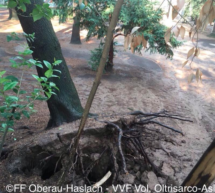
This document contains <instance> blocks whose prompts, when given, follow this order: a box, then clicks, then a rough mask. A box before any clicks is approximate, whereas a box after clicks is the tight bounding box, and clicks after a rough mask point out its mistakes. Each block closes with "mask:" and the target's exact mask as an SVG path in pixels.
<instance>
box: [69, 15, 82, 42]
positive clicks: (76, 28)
mask: <svg viewBox="0 0 215 193" xmlns="http://www.w3.org/2000/svg"><path fill="white" fill-rule="evenodd" d="M78 22H79V21H78V20H77V17H75V18H74V24H73V27H72V37H71V41H70V43H71V44H81V38H80V25H79V23H78Z"/></svg>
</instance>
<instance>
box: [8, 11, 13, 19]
mask: <svg viewBox="0 0 215 193" xmlns="http://www.w3.org/2000/svg"><path fill="white" fill-rule="evenodd" d="M8 10H9V17H8V20H11V18H12V17H13V12H12V9H11V8H9V9H8Z"/></svg>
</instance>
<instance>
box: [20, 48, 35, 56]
mask: <svg viewBox="0 0 215 193" xmlns="http://www.w3.org/2000/svg"><path fill="white" fill-rule="evenodd" d="M32 53H33V51H32V50H30V49H26V50H25V51H24V52H19V54H21V55H24V56H27V55H31V54H32Z"/></svg>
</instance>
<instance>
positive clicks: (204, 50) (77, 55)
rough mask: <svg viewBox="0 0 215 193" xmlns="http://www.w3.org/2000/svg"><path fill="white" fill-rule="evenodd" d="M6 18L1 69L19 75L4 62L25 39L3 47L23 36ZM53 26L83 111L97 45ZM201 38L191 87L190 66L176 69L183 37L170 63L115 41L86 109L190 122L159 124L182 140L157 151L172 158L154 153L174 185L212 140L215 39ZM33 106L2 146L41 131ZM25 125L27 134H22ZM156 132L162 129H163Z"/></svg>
mask: <svg viewBox="0 0 215 193" xmlns="http://www.w3.org/2000/svg"><path fill="white" fill-rule="evenodd" d="M7 17H8V15H7V10H4V9H0V63H1V65H0V70H7V71H8V73H11V74H16V75H17V76H19V70H14V69H12V68H11V67H10V63H9V58H10V57H13V56H15V55H16V54H17V52H16V50H19V49H20V45H21V44H23V43H25V40H24V38H22V39H21V40H20V41H13V42H9V43H7V41H6V36H7V35H8V34H10V33H11V32H17V33H19V34H21V33H22V29H21V26H20V24H19V22H18V21H16V20H11V21H6V19H7ZM52 23H53V26H54V29H55V32H56V34H57V37H58V39H59V41H60V44H61V47H62V52H63V54H64V57H65V59H66V61H67V64H68V67H69V70H70V73H71V76H72V79H73V81H74V83H75V85H76V88H77V90H78V94H79V96H80V99H81V102H82V104H83V106H84V105H85V103H86V100H87V97H88V95H89V92H90V89H91V86H92V83H93V80H94V77H95V72H93V71H91V69H90V67H89V66H88V60H89V58H90V51H91V50H93V49H94V48H96V47H97V46H98V44H99V40H97V39H96V38H92V39H91V40H90V41H89V42H86V41H85V35H86V31H85V30H83V31H82V32H81V39H82V44H81V45H72V44H69V41H70V37H71V32H72V30H71V26H72V23H71V22H67V23H65V24H60V25H59V24H58V20H57V18H55V19H54V20H53V21H52ZM206 35H207V34H201V35H200V40H199V47H200V49H201V54H200V56H199V58H195V59H194V62H193V64H192V68H193V69H196V68H200V69H201V70H202V72H203V77H202V78H203V80H202V82H201V83H197V82H196V81H193V82H192V83H191V84H188V82H187V76H188V75H189V73H190V72H191V71H192V69H190V68H189V66H186V67H184V68H182V67H181V66H182V63H183V62H184V61H185V60H186V53H187V52H188V50H189V49H190V48H191V47H192V42H191V41H190V40H189V37H188V32H187V34H186V37H185V40H184V41H185V42H184V45H183V46H181V47H180V48H178V49H175V51H174V58H173V60H167V59H166V58H165V57H164V56H160V55H158V54H153V55H150V54H149V53H146V52H144V51H143V52H142V56H140V55H138V54H135V55H134V54H131V53H130V51H126V52H125V51H123V46H122V43H123V38H121V37H120V38H118V39H117V41H118V43H119V45H118V46H117V50H118V52H117V55H116V58H115V59H114V70H113V72H111V73H106V74H104V75H103V78H102V81H101V84H100V86H99V89H98V92H97V94H96V96H95V99H94V102H93V105H92V109H91V112H92V113H97V114H100V115H105V116H106V115H111V114H116V115H119V114H122V113H126V112H129V111H131V110H141V111H144V112H157V111H161V110H163V109H166V110H169V111H171V112H173V113H179V114H181V115H184V116H188V117H190V119H192V120H193V123H187V122H186V123H183V122H181V121H173V120H164V121H163V122H164V123H166V124H168V125H171V126H172V127H174V128H175V129H178V130H180V131H182V132H183V133H184V136H181V135H179V134H173V135H172V137H173V138H174V141H175V142H177V144H178V145H173V144H171V143H168V142H164V143H162V147H163V148H164V149H165V150H166V151H167V152H169V153H171V152H172V153H174V154H175V155H176V157H177V159H176V158H174V156H173V157H172V156H167V155H166V153H165V152H163V151H161V150H156V151H154V152H153V155H154V156H155V157H156V158H157V160H158V161H164V162H165V166H164V167H163V171H164V172H166V173H167V174H170V175H172V176H173V177H174V178H175V179H176V180H177V181H178V182H179V183H181V182H182V181H183V180H184V179H185V177H186V176H187V174H188V173H189V172H190V170H191V169H192V168H193V166H194V165H195V163H196V162H197V161H198V159H199V158H200V156H201V155H202V154H203V152H204V151H205V149H206V148H207V147H208V145H209V144H210V143H211V141H212V139H213V138H214V131H215V127H214V125H215V119H214V114H215V88H214V81H215V67H214V65H215V57H214V51H215V39H213V38H208V37H207V36H206ZM179 40H181V39H180V38H179ZM31 73H36V72H35V70H32V71H29V72H28V74H27V76H26V78H25V80H26V81H25V82H24V87H25V88H26V89H31V88H32V86H31V84H34V80H33V78H31V76H30V74H31ZM20 75H21V74H20ZM35 106H36V109H37V110H38V112H37V113H35V114H34V115H32V117H31V118H30V120H26V119H23V120H21V121H20V122H18V123H17V124H16V126H15V128H14V129H15V132H14V133H10V134H9V136H8V138H7V141H6V144H10V143H12V142H13V141H14V140H15V141H19V140H21V139H22V138H25V137H27V136H31V135H35V134H36V133H37V132H40V131H41V130H43V129H44V128H45V126H46V124H47V121H48V119H49V112H48V109H47V106H46V103H37V104H36V105H35ZM24 126H26V127H27V128H28V129H24ZM159 129H160V130H163V128H159ZM167 134H169V133H168V132H167ZM176 160H177V161H176ZM178 164H180V165H181V166H182V170H181V171H177V170H175V169H174V168H175V167H176V165H178Z"/></svg>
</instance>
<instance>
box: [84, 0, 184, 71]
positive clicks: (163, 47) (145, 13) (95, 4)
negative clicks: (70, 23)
mask: <svg viewBox="0 0 215 193" xmlns="http://www.w3.org/2000/svg"><path fill="white" fill-rule="evenodd" d="M114 4H115V1H113V0H94V1H90V2H88V4H87V6H86V7H85V9H83V11H82V12H81V14H82V15H81V17H82V18H81V19H80V25H81V26H82V27H84V28H86V29H87V30H88V34H87V40H88V39H89V38H90V37H94V36H97V37H98V38H102V37H104V36H105V34H106V30H107V26H108V24H109V20H110V18H111V15H112V12H113V7H114ZM162 14H163V13H162V10H161V9H156V10H155V9H153V3H152V2H151V1H149V0H143V1H138V0H132V1H131V0H128V1H126V2H125V3H124V4H123V6H122V10H121V12H120V18H119V21H118V24H119V25H120V26H121V27H122V29H123V30H124V33H123V34H115V35H114V36H113V40H112V44H111V47H110V52H109V59H108V61H107V65H106V69H112V67H113V57H114V53H113V52H114V48H113V46H114V38H115V37H117V36H118V35H123V36H127V35H128V34H131V32H132V29H133V28H134V27H140V28H139V29H138V30H137V31H136V32H135V33H134V34H133V37H134V36H136V37H138V36H139V37H140V36H141V38H144V41H145V42H142V44H137V43H135V42H133V45H134V44H136V45H135V48H134V50H138V51H140V50H141V48H142V47H145V48H147V49H146V51H150V52H151V53H155V52H158V53H160V54H162V55H166V56H167V57H168V58H172V56H173V51H172V49H173V48H176V47H177V46H180V45H181V43H180V42H179V41H177V40H176V39H175V38H174V37H173V36H171V38H170V45H168V44H166V42H165V39H164V34H165V31H166V29H167V28H166V27H165V26H164V25H162V24H160V20H161V19H162ZM135 39H136V40H135ZM133 41H138V38H133ZM147 42H148V47H147V46H146V43H147ZM143 44H144V45H143ZM96 54H98V53H96Z"/></svg>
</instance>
